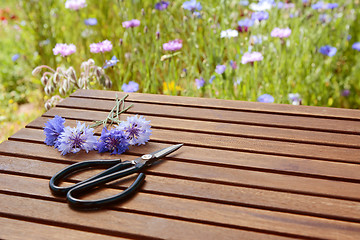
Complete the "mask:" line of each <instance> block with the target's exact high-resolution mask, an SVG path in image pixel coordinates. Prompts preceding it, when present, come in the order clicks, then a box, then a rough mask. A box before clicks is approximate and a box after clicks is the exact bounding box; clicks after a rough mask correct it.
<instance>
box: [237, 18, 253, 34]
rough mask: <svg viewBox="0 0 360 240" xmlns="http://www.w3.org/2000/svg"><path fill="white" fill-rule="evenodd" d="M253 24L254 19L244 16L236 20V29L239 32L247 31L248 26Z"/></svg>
mask: <svg viewBox="0 0 360 240" xmlns="http://www.w3.org/2000/svg"><path fill="white" fill-rule="evenodd" d="M253 25H254V20H252V19H250V18H245V19H242V20H240V21H238V27H237V30H238V31H239V32H247V31H248V30H249V27H251V26H253Z"/></svg>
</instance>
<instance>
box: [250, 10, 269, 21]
mask: <svg viewBox="0 0 360 240" xmlns="http://www.w3.org/2000/svg"><path fill="white" fill-rule="evenodd" d="M268 18H269V13H268V12H265V11H260V12H253V13H252V14H251V19H252V20H254V21H255V20H258V21H263V20H266V19H268Z"/></svg>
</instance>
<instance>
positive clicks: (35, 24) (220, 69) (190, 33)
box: [0, 0, 360, 141]
mask: <svg viewBox="0 0 360 240" xmlns="http://www.w3.org/2000/svg"><path fill="white" fill-rule="evenodd" d="M359 22H360V2H359V0H343V1H338V2H328V1H311V0H299V1H276V0H260V1H257V0H256V1H246V0H208V1H204V0H202V1H197V0H190V1H183V0H174V1H158V0H157V1H150V0H149V1H141V0H102V1H98V0H50V1H47V0H17V1H5V3H4V2H2V3H0V26H1V27H0V34H1V37H0V46H1V49H2V52H1V54H0V60H1V68H0V90H1V95H0V104H1V112H0V113H1V115H0V127H1V133H2V139H0V141H2V140H4V139H6V137H7V136H9V134H12V133H13V131H15V130H16V129H17V128H19V126H22V125H23V124H25V123H26V122H29V121H31V120H32V119H34V118H35V117H36V116H39V115H40V114H41V113H42V112H44V111H45V108H44V106H45V107H46V108H47V109H49V108H50V107H52V106H54V105H55V104H56V103H57V102H58V101H60V100H61V99H62V98H64V97H66V96H68V95H69V94H71V93H72V92H74V91H75V90H76V89H79V88H92V89H110V90H117V91H124V92H146V93H156V94H171V95H182V96H194V97H211V98H221V99H234V100H243V101H260V102H274V103H283V104H295V105H298V104H303V105H313V106H328V107H344V108H359V107H360V98H359V94H360V61H359V60H360V25H359ZM24 106H25V107H24ZM26 106H28V107H26ZM19 109H21V110H19ZM24 109H25V111H24ZM26 109H27V110H28V111H27V110H26ZM9 130H10V131H9Z"/></svg>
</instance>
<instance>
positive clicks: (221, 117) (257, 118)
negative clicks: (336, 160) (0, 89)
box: [57, 97, 360, 134]
mask: <svg viewBox="0 0 360 240" xmlns="http://www.w3.org/2000/svg"><path fill="white" fill-rule="evenodd" d="M95 102H96V104H95ZM199 105H201V104H199ZM57 106H59V107H66V108H78V109H86V110H101V109H108V111H110V110H111V108H112V107H113V106H114V101H110V100H100V99H99V100H89V99H84V98H74V97H69V98H66V99H64V100H63V101H62V102H60V103H59V104H58V105H57ZM127 113H130V114H146V115H151V116H162V117H175V118H183V119H191V120H205V121H209V120H211V121H214V122H215V121H216V122H228V123H240V124H250V125H259V126H271V127H279V128H291V129H302V130H317V131H326V132H341V133H350V134H359V133H360V121H358V120H338V119H323V118H316V117H303V116H290V115H279V114H271V113H257V112H241V111H231V110H221V109H210V108H194V107H185V106H169V105H160V104H152V103H149V102H146V103H137V104H134V106H133V107H132V108H130V109H129V110H128V111H127Z"/></svg>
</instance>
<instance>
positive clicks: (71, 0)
mask: <svg viewBox="0 0 360 240" xmlns="http://www.w3.org/2000/svg"><path fill="white" fill-rule="evenodd" d="M84 7H86V0H67V1H66V2H65V8H68V9H71V10H79V9H80V8H84Z"/></svg>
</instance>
